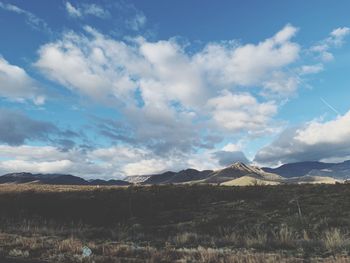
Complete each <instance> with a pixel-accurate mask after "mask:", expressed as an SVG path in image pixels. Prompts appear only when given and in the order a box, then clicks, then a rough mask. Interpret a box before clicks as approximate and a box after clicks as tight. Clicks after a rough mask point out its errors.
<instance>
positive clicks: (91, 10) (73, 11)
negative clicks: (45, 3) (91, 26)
mask: <svg viewBox="0 0 350 263" xmlns="http://www.w3.org/2000/svg"><path fill="white" fill-rule="evenodd" d="M65 6H66V11H67V13H68V15H69V16H71V17H78V18H82V17H85V16H95V17H99V18H108V17H110V13H109V12H108V10H105V9H104V8H102V7H101V6H99V5H96V4H81V5H77V6H73V5H72V4H71V3H70V2H66V5H65Z"/></svg>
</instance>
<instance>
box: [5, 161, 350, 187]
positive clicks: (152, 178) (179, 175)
mask: <svg viewBox="0 0 350 263" xmlns="http://www.w3.org/2000/svg"><path fill="white" fill-rule="evenodd" d="M348 179H350V161H345V162H342V163H323V162H298V163H289V164H284V165H282V166H280V167H277V168H269V167H263V168H259V167H257V166H252V165H247V164H244V163H242V162H236V163H233V164H232V165H230V166H228V167H226V168H223V169H219V170H214V171H213V170H204V171H198V170H196V169H186V170H182V171H179V172H172V171H167V172H164V173H160V174H153V175H139V176H129V177H127V178H125V179H124V180H102V179H94V180H85V179H83V178H81V177H78V176H74V175H69V174H32V173H25V172H23V173H9V174H5V175H3V176H0V184H5V183H6V184H51V185H110V186H113V185H115V186H127V185H131V184H142V185H153V184H184V183H185V184H186V183H187V184H189V183H190V184H195V183H201V184H220V185H227V186H239V185H252V184H264V185H276V184H302V183H336V182H343V181H345V180H348Z"/></svg>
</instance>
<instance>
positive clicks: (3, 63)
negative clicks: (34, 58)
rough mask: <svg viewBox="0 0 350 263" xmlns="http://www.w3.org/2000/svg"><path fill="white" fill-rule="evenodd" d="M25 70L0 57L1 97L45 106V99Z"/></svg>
mask: <svg viewBox="0 0 350 263" xmlns="http://www.w3.org/2000/svg"><path fill="white" fill-rule="evenodd" d="M41 93H42V90H40V89H39V88H38V85H37V83H36V81H35V80H33V79H32V78H31V77H30V76H29V75H28V74H27V73H26V71H25V70H24V69H22V68H20V67H18V66H15V65H12V64H10V63H9V62H8V61H7V60H5V59H4V58H3V57H1V56H0V97H3V98H7V99H10V100H16V101H24V100H32V101H33V102H34V103H35V104H38V105H40V104H43V103H44V102H45V97H44V96H43V95H42V94H41Z"/></svg>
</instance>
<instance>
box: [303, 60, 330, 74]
mask: <svg viewBox="0 0 350 263" xmlns="http://www.w3.org/2000/svg"><path fill="white" fill-rule="evenodd" d="M323 70H324V67H323V64H320V63H318V64H314V65H303V66H301V67H300V69H299V71H300V74H302V75H307V74H316V73H320V72H321V71H323Z"/></svg>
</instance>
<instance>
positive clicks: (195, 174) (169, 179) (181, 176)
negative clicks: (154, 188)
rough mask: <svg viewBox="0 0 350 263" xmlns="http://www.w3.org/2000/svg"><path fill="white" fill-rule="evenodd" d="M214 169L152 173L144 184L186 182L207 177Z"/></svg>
mask: <svg viewBox="0 0 350 263" xmlns="http://www.w3.org/2000/svg"><path fill="white" fill-rule="evenodd" d="M212 172H213V171H211V170H204V171H198V170H196V169H186V170H182V171H180V172H170V171H168V172H165V173H162V174H154V175H151V176H150V177H149V178H148V179H147V180H145V181H144V182H143V183H144V184H172V183H186V182H195V181H199V180H203V179H206V178H207V177H208V176H209V175H210V174H211V173H212Z"/></svg>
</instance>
